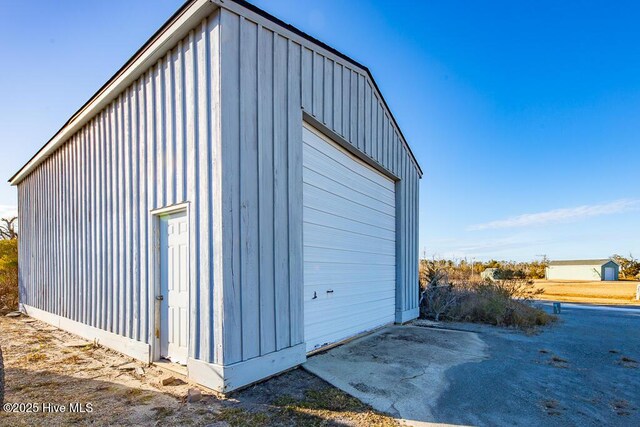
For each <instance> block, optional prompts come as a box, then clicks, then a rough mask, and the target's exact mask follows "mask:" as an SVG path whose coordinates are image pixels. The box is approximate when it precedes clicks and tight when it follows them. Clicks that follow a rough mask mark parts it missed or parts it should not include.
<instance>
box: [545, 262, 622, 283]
mask: <svg viewBox="0 0 640 427" xmlns="http://www.w3.org/2000/svg"><path fill="white" fill-rule="evenodd" d="M619 272H620V265H618V263H617V262H615V261H614V260H612V259H610V258H606V259H584V260H568V261H551V262H549V266H548V267H547V270H546V278H547V280H592V281H600V280H606V281H612V280H618V274H619Z"/></svg>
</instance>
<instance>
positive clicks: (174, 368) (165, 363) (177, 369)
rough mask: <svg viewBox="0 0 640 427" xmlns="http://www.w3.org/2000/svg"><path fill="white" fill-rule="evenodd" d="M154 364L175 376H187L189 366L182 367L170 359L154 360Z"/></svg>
mask: <svg viewBox="0 0 640 427" xmlns="http://www.w3.org/2000/svg"><path fill="white" fill-rule="evenodd" d="M153 364H154V365H155V366H157V367H159V368H162V369H166V370H167V371H171V372H173V373H175V374H179V375H183V376H185V377H186V376H187V374H188V372H187V366H186V365H181V364H179V363H174V362H172V361H171V360H169V359H158V360H154V361H153Z"/></svg>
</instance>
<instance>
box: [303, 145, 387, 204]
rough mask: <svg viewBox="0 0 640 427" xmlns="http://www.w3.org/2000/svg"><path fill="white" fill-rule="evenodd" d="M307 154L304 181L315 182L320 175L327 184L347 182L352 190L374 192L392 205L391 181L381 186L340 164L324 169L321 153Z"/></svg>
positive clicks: (384, 201)
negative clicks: (309, 156)
mask: <svg viewBox="0 0 640 427" xmlns="http://www.w3.org/2000/svg"><path fill="white" fill-rule="evenodd" d="M303 154H304V153H303ZM308 154H309V155H311V156H313V157H312V159H311V160H310V161H308V162H305V164H304V167H303V170H302V177H303V181H304V182H306V183H311V184H313V183H314V182H317V180H319V179H321V177H324V180H325V181H324V182H326V183H327V184H329V185H334V184H333V183H337V184H341V183H348V187H349V188H350V189H351V190H352V191H355V192H357V193H359V194H363V195H369V194H375V195H376V196H377V197H378V199H379V201H380V202H382V203H385V204H387V205H390V206H393V205H394V203H395V192H394V184H393V183H392V182H391V181H389V186H388V187H383V186H381V185H379V184H377V183H375V182H372V181H370V180H368V179H366V178H364V177H361V176H357V175H354V174H353V172H352V171H351V170H350V169H349V168H346V167H344V166H342V165H334V166H333V167H332V169H331V170H325V169H323V168H322V167H323V161H324V160H325V159H323V158H321V157H320V156H321V155H319V154H317V153H316V152H313V151H311V152H310V153H308ZM324 166H326V165H324ZM327 181H330V182H327Z"/></svg>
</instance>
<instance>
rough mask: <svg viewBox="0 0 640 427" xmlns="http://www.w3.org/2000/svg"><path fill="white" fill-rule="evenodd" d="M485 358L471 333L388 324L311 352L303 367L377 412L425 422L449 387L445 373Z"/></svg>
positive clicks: (484, 348) (479, 342) (484, 350)
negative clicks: (325, 350) (364, 334)
mask: <svg viewBox="0 0 640 427" xmlns="http://www.w3.org/2000/svg"><path fill="white" fill-rule="evenodd" d="M487 357H488V353H487V345H486V344H485V343H484V342H483V341H482V339H481V338H480V337H479V336H478V334H476V333H474V332H467V331H452V330H444V329H431V328H424V327H417V326H390V327H388V328H384V329H382V330H380V331H378V332H375V333H373V334H371V335H368V336H366V337H362V338H359V339H356V340H354V341H351V342H349V343H347V344H344V345H342V346H339V347H336V348H334V349H331V350H329V351H327V352H325V353H321V354H318V355H315V356H313V357H311V358H309V359H308V360H307V362H306V363H305V364H304V365H303V366H304V368H305V369H307V370H308V371H309V372H311V373H313V374H315V375H317V376H319V377H320V378H322V379H324V380H325V381H327V382H329V383H330V384H332V385H334V386H336V387H338V388H340V389H342V390H344V391H345V392H347V393H349V394H351V395H352V396H354V397H357V398H358V399H360V400H362V401H363V402H365V403H367V404H369V405H371V406H372V407H373V408H375V409H377V410H379V411H384V412H387V413H389V414H391V415H393V416H395V417H397V418H402V419H404V420H405V421H407V422H408V423H410V424H415V425H427V424H425V422H429V421H431V420H433V414H432V410H433V408H434V406H435V404H436V402H437V400H438V397H439V396H440V395H441V394H442V393H443V392H444V391H446V389H447V387H448V382H447V378H446V376H445V372H446V371H447V370H448V369H450V368H452V367H454V366H457V365H461V364H464V363H470V362H481V361H482V360H484V359H486V358H487Z"/></svg>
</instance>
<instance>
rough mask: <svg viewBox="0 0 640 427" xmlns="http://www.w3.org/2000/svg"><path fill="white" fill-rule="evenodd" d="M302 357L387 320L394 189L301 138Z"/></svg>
mask: <svg viewBox="0 0 640 427" xmlns="http://www.w3.org/2000/svg"><path fill="white" fill-rule="evenodd" d="M303 142H304V144H303V147H304V148H303V167H304V169H303V180H304V189H303V199H304V200H303V205H304V210H303V221H304V229H303V231H304V301H305V305H304V324H305V327H304V333H305V340H306V343H307V351H311V350H314V349H317V348H320V347H322V346H325V345H327V344H331V343H335V342H337V341H340V340H343V339H345V338H348V337H351V336H353V335H356V334H358V333H360V332H364V331H367V330H370V329H373V328H376V327H378V326H380V325H384V324H387V323H391V322H393V321H394V312H395V185H394V183H393V181H391V180H390V179H388V178H386V177H384V176H383V175H381V174H380V173H378V172H376V171H375V170H373V169H372V168H370V167H369V166H367V165H366V164H364V163H363V162H361V161H359V160H357V159H355V158H354V157H353V156H351V155H350V154H349V153H347V152H346V151H345V150H343V149H342V148H340V147H338V146H337V145H335V144H334V143H332V142H329V141H328V140H327V139H325V138H324V137H321V136H319V134H317V133H316V131H312V130H310V129H307V128H306V127H305V129H304V131H303Z"/></svg>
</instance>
